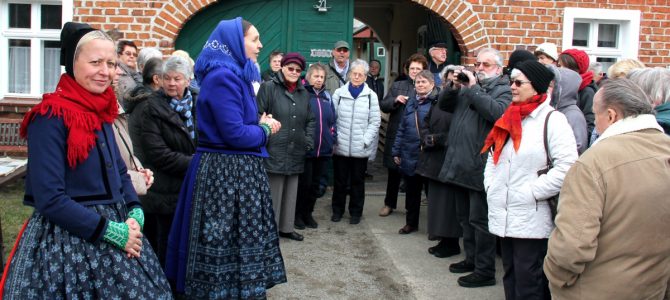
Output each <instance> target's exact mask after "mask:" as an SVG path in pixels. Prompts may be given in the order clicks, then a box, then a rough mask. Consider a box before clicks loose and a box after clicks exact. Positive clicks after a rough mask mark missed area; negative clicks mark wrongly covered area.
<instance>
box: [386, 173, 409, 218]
mask: <svg viewBox="0 0 670 300" xmlns="http://www.w3.org/2000/svg"><path fill="white" fill-rule="evenodd" d="M387 170H388V178H387V179H386V196H385V197H384V205H386V206H388V207H390V208H393V209H396V206H397V205H398V192H399V191H400V179H401V178H402V174H400V171H399V170H398V169H397V168H396V169H391V168H388V169H387ZM405 191H406V190H405Z"/></svg>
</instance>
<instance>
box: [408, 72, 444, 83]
mask: <svg viewBox="0 0 670 300" xmlns="http://www.w3.org/2000/svg"><path fill="white" fill-rule="evenodd" d="M445 69H446V68H445ZM417 77H421V78H425V79H428V81H430V83H432V84H435V76H434V75H433V73H431V72H430V71H429V70H421V72H419V73H418V74H416V77H414V78H417ZM414 80H416V79H414Z"/></svg>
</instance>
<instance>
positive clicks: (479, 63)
mask: <svg viewBox="0 0 670 300" xmlns="http://www.w3.org/2000/svg"><path fill="white" fill-rule="evenodd" d="M479 65H483V66H484V68H488V67H490V66H492V64H490V63H487V62H479V61H478V62H476V63H475V67H479Z"/></svg>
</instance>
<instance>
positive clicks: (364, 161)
mask: <svg viewBox="0 0 670 300" xmlns="http://www.w3.org/2000/svg"><path fill="white" fill-rule="evenodd" d="M367 167H368V158H367V157H362V158H359V157H346V156H339V155H334V156H333V174H334V179H335V180H334V185H333V204H332V207H333V215H337V216H341V215H343V214H344V209H345V207H346V203H347V194H348V195H349V214H350V215H351V216H352V217H360V216H361V215H363V205H364V204H365V170H366V169H367Z"/></svg>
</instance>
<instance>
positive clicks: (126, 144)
mask: <svg viewBox="0 0 670 300" xmlns="http://www.w3.org/2000/svg"><path fill="white" fill-rule="evenodd" d="M113 125H114V127H116V130H117V131H119V130H123V129H122V128H119V126H118V125H116V123H114V124H113ZM119 138H120V140H121V141H122V142H123V145H124V146H126V150H128V155H129V156H130V161H131V162H132V163H133V167H134V169H135V170H133V171H139V168H138V167H137V163H135V157H133V151H132V150H131V149H130V147H129V146H128V142H126V139H124V138H123V135H122V134H121V132H120V131H119Z"/></svg>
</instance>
